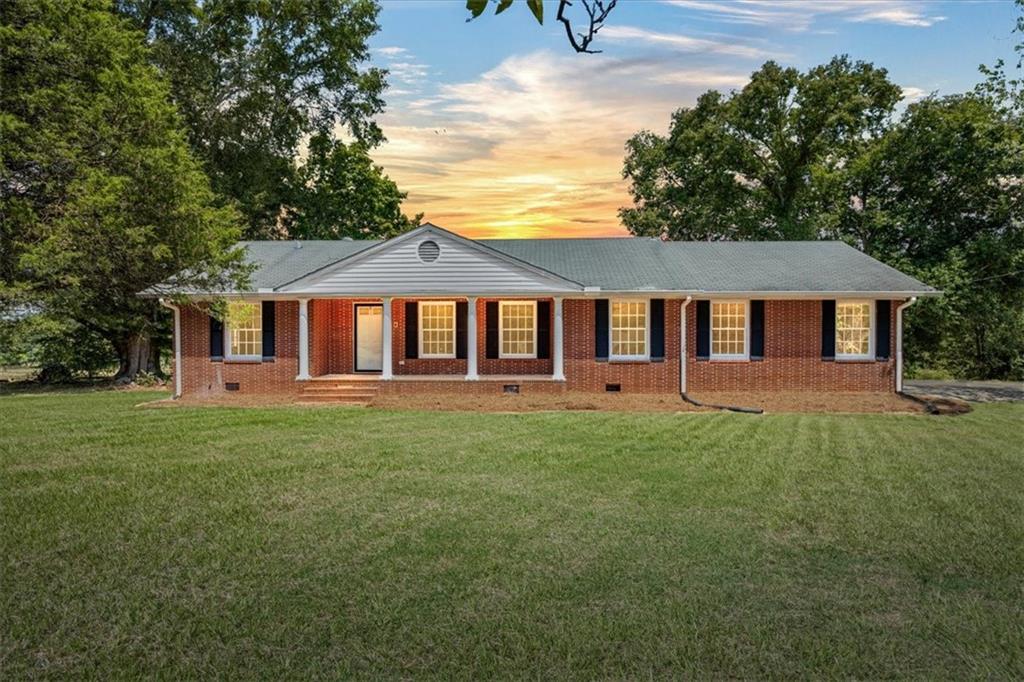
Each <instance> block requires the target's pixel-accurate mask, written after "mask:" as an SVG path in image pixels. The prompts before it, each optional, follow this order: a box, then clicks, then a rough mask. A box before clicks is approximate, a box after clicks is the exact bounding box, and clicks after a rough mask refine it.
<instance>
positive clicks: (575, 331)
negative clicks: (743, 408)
mask: <svg viewBox="0 0 1024 682" xmlns="http://www.w3.org/2000/svg"><path fill="white" fill-rule="evenodd" d="M444 300H451V299H444ZM463 300H464V299H463ZM354 302H355V301H353V300H328V299H323V300H314V301H310V304H309V305H310V346H311V353H310V373H311V374H312V375H313V376H318V375H323V374H347V373H349V372H351V371H352V368H353V352H354V347H353V338H352V326H353V325H352V319H353V304H354ZM365 302H374V301H372V300H370V301H365ZM899 303H900V302H899V301H894V302H893V305H892V313H891V321H890V322H891V323H890V329H891V341H890V349H891V352H890V355H891V356H892V357H891V358H890V359H889V360H888V361H885V362H875V361H866V362H842V361H832V362H826V361H823V360H822V359H821V302H820V301H815V300H808V301H780V300H776V301H766V302H765V359H764V360H762V361H740V362H731V361H713V360H712V361H706V360H702V361H698V360H697V358H696V348H697V343H696V336H697V323H696V305H695V304H694V303H691V304H690V306H689V307H688V309H687V349H688V353H687V384H688V386H687V388H688V391H690V392H693V393H700V392H710V391H743V390H751V391H774V390H813V391H892V390H895V360H894V357H895V349H896V340H895V333H896V331H895V330H896V323H895V316H896V306H897V305H898V304H899ZM486 304H487V300H486V299H479V300H478V301H477V324H478V331H477V349H478V369H479V372H480V374H481V375H482V376H487V375H550V374H551V372H552V369H553V367H552V364H553V363H552V361H551V360H501V359H491V360H489V359H487V358H486V357H485V354H486V322H485V316H486ZM276 305H277V310H276V334H277V337H276V351H277V358H276V359H275V361H274V362H272V363H243V362H232V361H224V362H213V361H211V360H210V359H209V321H208V317H207V315H206V313H205V312H204V311H202V310H197V309H196V308H194V307H183V308H182V331H183V335H182V352H183V364H184V370H185V372H184V386H183V389H184V393H185V394H186V395H209V394H216V393H220V392H222V391H223V390H224V384H225V383H227V382H237V383H238V384H239V389H240V390H239V392H240V393H244V394H253V393H282V392H285V393H296V392H298V391H299V390H300V388H301V385H302V384H301V382H296V381H295V376H296V375H297V374H298V302H295V301H279V302H278V303H277V304H276ZM679 307H680V306H679V301H678V300H671V299H669V300H666V302H665V355H666V358H665V360H664V361H663V362H608V361H604V362H597V361H596V360H595V359H594V334H595V331H594V301H593V300H590V299H577V300H565V301H564V302H563V311H564V323H565V375H566V382H565V384H550V383H547V384H545V383H543V382H535V383H532V384H530V383H527V382H524V383H523V385H524V386H528V390H530V391H549V390H573V391H604V390H605V385H606V384H620V386H621V388H622V391H623V392H632V393H675V392H677V391H678V390H679ZM553 309H554V306H553V305H552V314H553ZM392 323H393V331H392V333H393V337H392V338H393V342H392V362H393V369H394V373H395V374H396V375H399V376H402V375H408V376H415V375H426V374H429V375H444V374H449V375H454V376H453V379H455V377H461V376H463V375H465V373H466V365H467V362H466V360H458V359H440V360H439V359H422V358H406V357H405V301H404V300H402V299H395V300H394V301H393V302H392ZM551 326H552V332H553V330H554V321H553V320H552V325H551ZM482 383H483V384H485V385H483V386H482V387H481V388H479V389H477V388H473V389H472V390H483V391H492V390H493V391H500V390H501V384H500V382H482ZM408 385H410V384H408V382H406V386H408ZM411 386H414V387H415V386H420V388H406V387H401V388H399V387H395V388H394V390H399V391H406V390H431V391H445V390H457V389H453V387H455V386H465V384H464V383H461V382H459V381H458V379H455V383H452V382H436V383H432V386H431V387H427V386H423V385H421V384H411ZM388 390H391V389H390V388H389V389H388ZM467 390H470V389H467Z"/></svg>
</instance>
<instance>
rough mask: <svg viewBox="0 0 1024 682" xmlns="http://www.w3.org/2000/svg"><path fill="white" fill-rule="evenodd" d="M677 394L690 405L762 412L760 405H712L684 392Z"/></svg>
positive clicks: (732, 410) (753, 412) (744, 411)
mask: <svg viewBox="0 0 1024 682" xmlns="http://www.w3.org/2000/svg"><path fill="white" fill-rule="evenodd" d="M679 395H680V396H681V397H682V399H683V400H684V401H685V402H688V403H690V404H691V405H696V406H697V407H711V408H714V409H716V410H728V411H730V412H742V413H744V414H764V410H762V409H761V408H760V407H737V406H735V405H712V404H711V403H702V402H700V401H697V400H694V399H693V398H691V397H690V396H688V395H686V394H685V393H680V394H679Z"/></svg>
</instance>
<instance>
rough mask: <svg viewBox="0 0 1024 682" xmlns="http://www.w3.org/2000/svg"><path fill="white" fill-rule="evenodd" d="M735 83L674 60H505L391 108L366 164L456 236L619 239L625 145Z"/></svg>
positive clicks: (739, 75) (739, 77)
mask: <svg viewBox="0 0 1024 682" xmlns="http://www.w3.org/2000/svg"><path fill="white" fill-rule="evenodd" d="M402 59H403V67H404V69H405V71H409V70H411V69H410V67H409V66H408V64H409V63H414V62H412V61H411V57H410V56H409V55H402ZM746 80H747V75H746V73H744V72H743V70H739V71H736V72H723V71H722V70H721V69H707V70H704V69H700V68H696V67H694V66H693V60H692V59H683V58H680V57H679V56H678V55H668V56H661V57H649V58H635V59H621V58H618V59H616V58H611V57H607V56H605V55H586V56H576V55H571V56H568V55H561V54H554V53H551V52H546V51H541V52H535V53H532V54H528V55H521V56H514V57H510V58H508V59H506V60H504V61H503V62H501V63H500V64H499V65H498V66H496V67H495V68H493V69H492V70H490V71H488V72H486V73H484V74H482V75H481V76H479V77H478V78H477V79H476V80H473V81H470V82H465V83H455V84H444V85H440V86H437V87H436V89H435V91H432V92H427V93H424V92H422V91H421V92H419V93H417V94H413V95H409V96H404V97H399V98H395V99H390V101H389V112H388V114H387V115H385V116H383V117H382V118H381V125H382V127H383V130H384V133H385V135H387V137H388V142H387V143H386V144H385V145H383V146H382V147H381V148H380V149H378V150H377V151H376V153H375V154H374V158H375V160H376V161H377V162H378V163H380V164H381V165H382V166H384V168H385V170H386V171H387V172H388V174H389V175H390V176H391V177H392V178H393V179H394V180H395V181H396V182H397V183H398V185H399V187H401V188H402V189H403V190H404V191H407V192H408V193H409V197H408V199H407V200H406V203H405V207H404V208H405V210H406V212H408V213H418V212H421V211H422V212H424V213H425V214H426V219H427V220H430V221H431V222H434V223H437V224H439V225H442V226H444V227H447V228H449V229H453V230H455V231H458V232H461V233H462V234H466V235H469V236H474V237H502V238H510V237H582V236H615V235H621V236H625V235H626V234H627V233H626V230H625V228H623V226H622V225H621V223H620V222H619V218H618V209H619V208H620V207H622V206H625V205H629V204H630V198H629V194H628V192H627V185H626V183H625V181H624V180H623V179H622V160H623V154H624V144H625V142H626V140H627V139H628V138H629V137H630V136H631V135H632V134H634V133H636V132H637V131H639V130H642V129H655V130H661V131H663V130H665V129H666V128H667V126H668V122H669V118H670V116H671V113H672V112H673V111H674V110H675V109H677V108H678V107H680V106H686V105H691V104H692V103H693V102H694V101H695V99H696V97H697V95H698V94H699V93H701V92H703V91H704V90H706V89H707V88H708V87H718V88H720V89H728V88H729V87H739V86H742V84H743V83H744V82H746ZM403 87H405V84H404V83H403Z"/></svg>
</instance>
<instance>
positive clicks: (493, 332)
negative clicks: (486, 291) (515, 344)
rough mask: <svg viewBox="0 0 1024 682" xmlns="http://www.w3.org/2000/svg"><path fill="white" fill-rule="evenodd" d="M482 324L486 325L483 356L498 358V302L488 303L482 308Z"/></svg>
mask: <svg viewBox="0 0 1024 682" xmlns="http://www.w3.org/2000/svg"><path fill="white" fill-rule="evenodd" d="M484 317H485V318H486V319H485V320H484V324H486V325H487V343H486V344H485V346H486V349H485V350H486V353H485V355H486V356H487V357H488V358H490V359H492V360H493V359H495V358H497V357H498V302H497V301H488V302H487V305H486V306H485V308H484Z"/></svg>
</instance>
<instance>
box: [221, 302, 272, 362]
mask: <svg viewBox="0 0 1024 682" xmlns="http://www.w3.org/2000/svg"><path fill="white" fill-rule="evenodd" d="M224 329H225V333H226V334H227V336H228V357H229V358H258V357H262V355H263V305H262V304H260V303H246V302H243V301H232V302H230V303H228V313H227V318H226V319H225V320H224Z"/></svg>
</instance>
